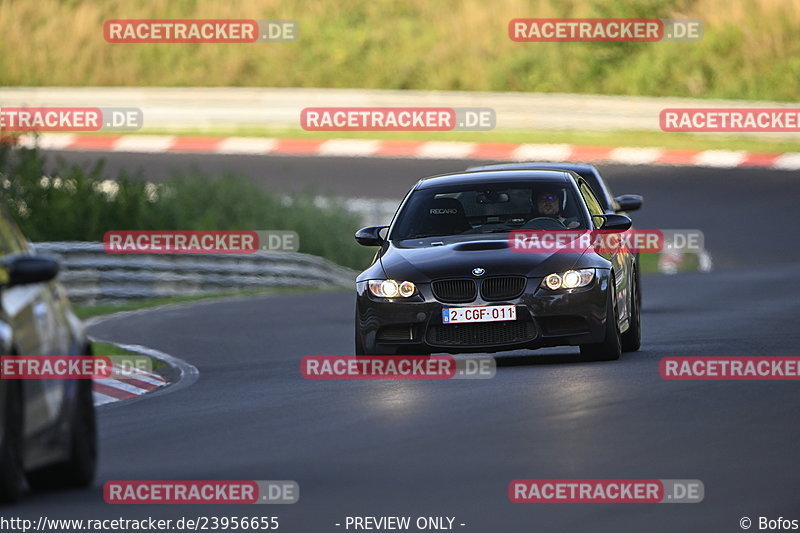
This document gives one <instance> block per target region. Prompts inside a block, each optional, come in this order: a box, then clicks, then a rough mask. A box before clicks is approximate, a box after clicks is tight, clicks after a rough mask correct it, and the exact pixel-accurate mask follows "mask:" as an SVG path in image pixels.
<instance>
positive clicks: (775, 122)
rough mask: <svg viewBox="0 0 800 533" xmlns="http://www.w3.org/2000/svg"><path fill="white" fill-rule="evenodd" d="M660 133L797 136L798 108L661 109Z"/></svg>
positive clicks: (798, 123)
mask: <svg viewBox="0 0 800 533" xmlns="http://www.w3.org/2000/svg"><path fill="white" fill-rule="evenodd" d="M659 126H660V127H661V130H662V131H680V132H731V133H775V132H784V133H787V132H788V133H798V132H800V109H799V108H769V109H768V108H713V107H709V108H694V109H677V108H674V109H673V108H667V109H663V110H662V111H661V113H660V114H659Z"/></svg>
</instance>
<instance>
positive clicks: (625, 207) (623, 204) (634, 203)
mask: <svg viewBox="0 0 800 533" xmlns="http://www.w3.org/2000/svg"><path fill="white" fill-rule="evenodd" d="M614 201H615V202H617V205H619V207H618V208H617V212H619V211H636V210H637V209H639V208H641V207H642V202H643V201H644V198H642V197H641V196H639V195H638V194H623V195H622V196H617V197H616V198H614Z"/></svg>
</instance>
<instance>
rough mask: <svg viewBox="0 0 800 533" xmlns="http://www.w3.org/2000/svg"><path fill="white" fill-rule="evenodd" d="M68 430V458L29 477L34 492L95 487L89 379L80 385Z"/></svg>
mask: <svg viewBox="0 0 800 533" xmlns="http://www.w3.org/2000/svg"><path fill="white" fill-rule="evenodd" d="M69 426H70V437H69V452H68V453H69V456H68V457H67V459H66V460H65V461H63V462H61V463H58V464H55V465H52V466H48V467H45V468H42V469H39V470H37V471H35V472H32V473H31V474H30V475H28V482H29V483H30V485H31V487H32V488H34V489H54V488H85V487H88V486H89V485H91V484H92V481H93V480H94V475H95V470H96V468H97V420H96V415H95V409H94V398H93V396H92V381H91V380H89V379H84V380H79V381H78V382H77V391H76V395H75V403H74V405H73V406H72V409H71V416H70V424H69Z"/></svg>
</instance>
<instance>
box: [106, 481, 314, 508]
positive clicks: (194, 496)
mask: <svg viewBox="0 0 800 533" xmlns="http://www.w3.org/2000/svg"><path fill="white" fill-rule="evenodd" d="M103 499H104V500H105V502H106V503H111V504H142V503H146V504H237V503H238V504H242V503H243V504H254V503H255V504H291V503H297V501H298V500H299V499H300V486H299V485H298V484H297V482H296V481H291V480H285V481H263V480H254V481H249V480H248V481H207V480H206V481H174V480H159V481H108V482H106V484H105V485H104V486H103Z"/></svg>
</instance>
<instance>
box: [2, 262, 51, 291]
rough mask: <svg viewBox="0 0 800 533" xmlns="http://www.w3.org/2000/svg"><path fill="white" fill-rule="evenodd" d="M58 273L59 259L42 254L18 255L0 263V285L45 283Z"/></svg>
mask: <svg viewBox="0 0 800 533" xmlns="http://www.w3.org/2000/svg"><path fill="white" fill-rule="evenodd" d="M56 275H58V261H56V260H55V259H53V258H51V257H47V256H41V255H18V256H13V257H11V258H9V259H8V260H6V261H4V262H3V263H2V264H0V285H2V286H4V287H13V286H15V285H28V284H30V283H44V282H45V281H50V280H51V279H54V278H55V277H56Z"/></svg>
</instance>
